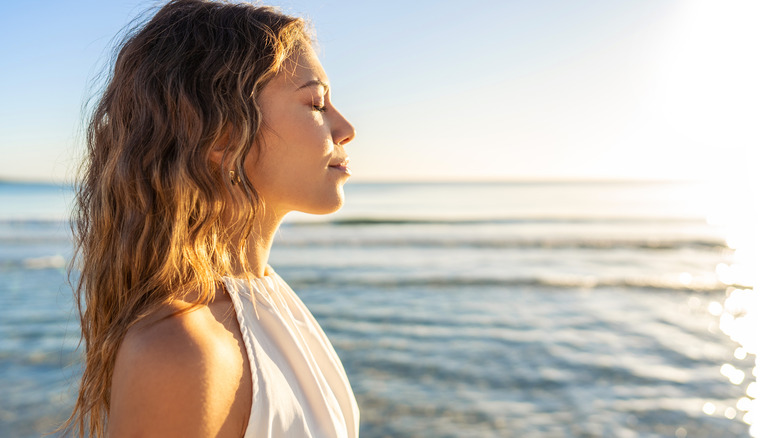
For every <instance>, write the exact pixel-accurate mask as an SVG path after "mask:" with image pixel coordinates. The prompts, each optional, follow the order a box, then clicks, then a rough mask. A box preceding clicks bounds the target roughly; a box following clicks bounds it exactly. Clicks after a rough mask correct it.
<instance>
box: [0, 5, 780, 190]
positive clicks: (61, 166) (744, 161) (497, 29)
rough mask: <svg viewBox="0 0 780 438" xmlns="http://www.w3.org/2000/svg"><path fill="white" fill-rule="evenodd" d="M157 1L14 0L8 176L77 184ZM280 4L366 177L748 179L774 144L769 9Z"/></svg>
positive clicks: (7, 57)
mask: <svg viewBox="0 0 780 438" xmlns="http://www.w3.org/2000/svg"><path fill="white" fill-rule="evenodd" d="M156 4H158V3H156V2H149V1H129V0H112V1H110V2H107V1H101V0H74V1H68V2H61V1H36V0H30V1H26V2H11V3H10V4H8V5H4V8H3V9H4V11H3V14H2V17H0V41H1V42H2V43H0V44H1V45H0V60H2V61H0V62H2V68H0V96H2V99H0V157H2V158H0V179H24V180H44V181H61V180H66V179H68V178H69V177H71V176H72V175H73V170H74V169H75V167H76V165H77V163H78V161H79V157H80V154H81V151H82V147H81V135H82V134H81V131H80V127H81V126H82V123H83V119H82V114H83V110H82V108H83V105H84V102H85V101H86V99H87V98H88V97H89V96H90V95H91V93H94V90H92V89H91V88H90V84H91V83H92V81H93V80H94V78H95V77H96V76H97V75H99V74H100V73H101V72H102V71H103V70H104V67H105V65H106V63H107V62H108V58H107V54H108V53H109V52H110V48H111V46H110V44H111V41H112V39H113V38H114V36H115V35H116V34H117V32H119V31H121V29H122V28H123V26H125V25H126V24H127V23H128V22H129V21H130V20H131V19H133V18H134V17H136V16H137V15H138V14H139V13H142V12H144V11H146V10H148V9H149V8H151V7H154V6H155V5H156ZM272 4H275V5H277V6H280V7H281V8H282V9H283V10H284V11H285V12H288V13H292V14H295V15H300V16H303V17H305V18H307V19H309V20H311V22H312V23H313V25H314V28H315V29H316V32H317V40H318V43H319V50H320V57H321V60H322V63H323V66H324V67H325V69H326V71H327V72H328V76H329V78H330V82H331V84H332V89H333V101H334V104H335V105H336V106H337V107H338V108H339V109H340V111H341V112H342V113H344V114H345V115H346V116H347V117H348V118H349V119H350V120H351V121H352V122H353V124H354V125H355V126H356V128H357V137H356V140H355V141H354V142H353V143H351V145H350V146H349V147H348V152H349V153H350V155H351V158H352V163H351V167H352V168H353V174H354V177H353V179H354V180H362V181H371V180H382V181H384V180H391V181H397V180H485V179H487V180H517V179H519V180H528V179H694V180H714V179H719V178H723V177H731V178H741V177H745V176H746V175H749V174H750V173H751V170H752V169H753V167H754V166H761V165H762V164H763V163H764V162H765V158H766V151H767V150H768V147H769V146H771V144H772V142H774V141H775V140H776V139H777V136H776V132H775V131H776V129H768V128H767V127H768V126H771V124H772V123H774V124H777V122H776V121H777V120H780V117H778V111H777V104H776V102H777V101H778V100H777V99H774V100H773V98H774V97H778V95H779V94H778V89H777V81H776V80H775V79H774V78H776V77H778V76H777V75H776V74H777V73H778V71H777V67H776V65H771V62H772V61H770V59H771V58H773V57H771V56H767V53H768V52H769V51H770V50H774V51H775V52H776V46H777V44H776V42H777V41H778V40H777V39H774V38H776V37H777V35H778V34H777V31H776V30H773V28H775V27H776V26H774V24H773V23H776V22H777V21H776V18H777V11H778V7H777V3H773V2H772V1H759V0H747V1H727V0H653V1H644V0H643V1H639V0H591V1H586V2H583V1H578V0H555V1H537V0H532V1H523V0H520V1H496V0H486V1H482V2H479V3H478V4H477V3H476V2H472V1H469V2H466V1H461V0H450V1H429V0H417V1H408V0H398V1H393V2H373V1H314V0H280V1H278V2H276V3H272ZM772 17H774V18H772ZM772 41H775V42H774V43H772ZM771 102H774V103H773V104H771V105H770V103H771ZM773 121H774V122H773ZM771 135H774V136H773V137H772V136H771Z"/></svg>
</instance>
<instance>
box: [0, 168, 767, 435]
mask: <svg viewBox="0 0 780 438" xmlns="http://www.w3.org/2000/svg"><path fill="white" fill-rule="evenodd" d="M346 195H347V204H346V206H345V208H344V209H343V210H342V211H340V212H338V213H336V214H334V215H330V216H306V215H302V214H293V215H290V216H289V217H288V218H287V219H286V221H285V224H284V225H283V226H282V228H281V229H280V231H279V233H278V235H277V237H276V242H275V244H274V249H273V251H272V255H271V264H272V265H273V266H274V269H275V270H276V271H277V272H278V273H279V274H280V275H282V276H283V277H284V278H285V279H286V280H287V282H288V283H289V284H290V285H291V286H292V287H293V288H294V289H295V290H296V291H297V292H298V294H299V295H300V297H301V298H302V299H303V301H304V302H305V303H306V304H307V305H308V306H309V308H310V309H311V311H312V313H313V314H314V315H315V317H316V318H317V319H318V321H319V322H320V324H321V325H322V326H323V329H324V330H325V331H326V332H327V334H328V335H329V337H330V339H331V341H332V342H333V344H334V346H335V348H336V350H337V351H338V353H339V355H340V357H341V359H342V361H343V363H344V366H345V368H346V370H347V373H348V375H349V377H350V381H351V383H352V385H353V388H354V391H355V394H356V397H357V399H358V403H359V405H360V408H361V418H362V420H361V436H363V437H493V436H495V437H521V436H522V437H743V436H749V432H748V431H749V426H748V424H749V423H750V422H751V418H750V403H751V400H752V398H751V395H752V394H753V393H754V392H755V383H754V381H755V377H754V376H753V368H754V365H755V362H754V359H755V358H754V356H753V355H752V354H750V352H751V351H752V350H751V348H750V341H751V340H750V338H749V336H746V335H745V331H744V330H739V328H740V325H739V324H740V322H742V321H745V320H747V319H749V316H750V314H749V306H747V305H746V304H745V303H749V302H750V300H749V298H750V294H751V292H752V291H751V287H750V286H751V285H750V284H749V283H750V282H749V278H748V277H746V276H742V275H739V273H740V269H739V268H740V263H739V262H740V260H739V252H740V250H739V245H740V243H739V239H736V238H735V235H734V234H733V229H729V228H728V227H725V226H723V223H722V221H719V220H718V219H717V218H718V217H719V216H718V215H719V212H722V210H718V208H717V207H718V206H719V205H721V204H722V203H723V202H722V199H721V198H720V196H721V195H722V194H721V193H720V192H718V191H717V190H715V189H713V188H712V187H710V186H708V185H702V184H692V183H670V182H664V183H595V182H590V183H583V182H566V183H564V182H541V183H529V182H525V183H419V184H412V183H394V184H378V183H374V184H368V183H363V184H359V183H353V184H348V185H347V186H346ZM71 199H72V191H70V190H68V189H63V188H60V187H55V186H46V185H32V184H27V185H24V184H0V206H2V212H1V213H0V387H1V388H2V391H1V392H2V396H1V397H0V436H19V437H27V436H39V435H40V433H42V432H46V431H48V430H51V428H52V427H53V426H54V425H56V424H57V422H58V421H61V420H62V419H64V418H65V417H66V416H67V414H68V411H69V409H70V407H71V405H72V402H73V397H74V391H75V386H76V384H77V375H78V372H79V370H80V364H81V352H80V351H79V350H78V323H77V316H76V315H75V312H74V309H73V303H72V298H71V291H70V289H69V287H68V286H67V284H66V282H65V280H66V277H65V265H66V262H67V260H69V258H70V257H71V254H72V249H71V244H70V241H69V231H68V226H67V222H66V219H65V218H66V212H67V209H68V208H69V207H68V206H69V203H70V202H71ZM751 385H752V386H751Z"/></svg>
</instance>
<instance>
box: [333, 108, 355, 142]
mask: <svg viewBox="0 0 780 438" xmlns="http://www.w3.org/2000/svg"><path fill="white" fill-rule="evenodd" d="M334 112H335V113H336V114H335V115H336V117H335V120H334V121H333V122H332V123H333V124H332V125H331V126H332V127H333V128H332V130H331V135H332V136H333V143H336V144H337V145H340V146H344V145H345V144H347V143H349V142H351V141H352V139H354V138H355V127H354V126H352V123H349V120H347V119H346V118H345V117H344V116H343V115H342V114H341V113H340V112H338V111H334Z"/></svg>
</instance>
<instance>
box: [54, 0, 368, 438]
mask: <svg viewBox="0 0 780 438" xmlns="http://www.w3.org/2000/svg"><path fill="white" fill-rule="evenodd" d="M87 134H88V135H87V145H88V156H87V159H86V162H85V166H84V171H83V180H82V181H81V184H80V187H79V191H78V196H77V201H78V202H77V208H76V214H75V218H74V224H75V225H74V227H75V231H76V241H77V245H78V250H79V252H80V255H81V261H80V271H81V272H80V278H79V281H78V284H77V286H76V293H77V298H78V306H79V312H80V316H81V324H82V335H83V338H84V342H85V347H86V367H85V371H84V375H83V378H82V380H81V385H80V389H79V395H78V400H77V403H76V406H75V409H74V412H73V414H72V416H71V418H70V419H69V421H68V422H67V423H66V425H65V426H64V427H65V428H66V429H67V430H70V431H72V432H76V433H79V434H82V433H84V434H88V435H90V436H103V435H110V436H111V437H112V438H116V437H123V436H144V437H156V436H160V437H173V436H182V437H185V436H186V437H212V436H219V437H241V436H247V437H260V436H262V437H266V436H291V437H309V436H311V437H353V436H357V431H358V410H357V405H356V403H355V399H354V396H353V394H352V390H351V388H350V386H349V382H348V381H347V377H346V374H345V373H344V369H343V367H342V365H341V362H340V361H339V359H338V357H337V356H336V353H335V352H334V350H333V347H332V346H331V344H330V342H329V341H328V340H327V338H326V337H325V335H324V334H323V332H322V330H321V329H320V327H319V326H318V325H317V323H316V322H315V321H314V319H313V318H312V317H311V314H310V313H309V312H308V310H306V308H305V306H304V305H303V304H302V303H301V302H300V300H299V299H298V298H297V296H296V295H295V294H294V293H293V292H292V291H291V290H290V289H289V287H288V286H287V285H286V284H285V283H284V281H283V280H281V279H280V278H279V277H278V276H277V275H276V274H275V273H274V272H273V271H272V270H271V268H270V267H269V266H268V264H267V262H268V255H269V251H270V248H271V243H272V241H273V237H274V234H275V232H276V230H277V228H278V227H279V224H280V222H281V220H282V218H283V217H284V216H285V214H287V213H288V212H290V211H294V210H295V211H303V212H309V213H318V214H321V213H329V212H333V211H335V210H337V209H338V208H339V207H340V206H341V204H342V202H343V191H342V185H343V183H344V182H345V181H346V179H347V177H348V176H349V169H348V168H347V163H348V161H349V159H348V158H347V155H346V152H345V150H344V145H345V144H347V143H349V142H350V141H351V140H352V139H353V138H354V136H355V131H354V128H353V127H352V125H350V123H349V122H348V121H347V120H346V119H345V118H344V117H343V116H342V115H341V114H340V113H339V112H338V111H337V110H336V109H335V108H334V107H333V104H332V103H331V100H330V88H329V86H328V80H327V77H326V75H325V72H324V71H323V69H322V66H321V65H320V63H319V61H318V60H317V57H316V56H315V54H314V53H313V51H312V48H311V41H310V37H309V34H308V32H307V30H306V28H305V25H304V23H303V22H302V21H301V20H300V19H296V18H292V17H288V16H285V15H282V14H280V13H278V12H277V11H275V10H274V9H271V8H268V7H258V6H252V5H247V4H240V5H238V4H229V3H217V2H211V1H205V0H177V1H173V2H170V3H168V4H167V5H165V6H163V7H162V8H161V9H160V10H159V11H158V12H157V14H156V15H154V17H153V18H151V20H149V21H148V22H147V23H145V24H143V25H141V26H140V27H139V28H138V29H137V30H136V31H134V32H131V34H130V35H129V36H128V37H127V39H126V40H125V42H124V43H123V44H122V45H121V48H120V50H119V52H118V55H117V59H116V64H115V67H114V69H113V72H112V76H111V78H110V80H109V83H108V85H107V87H106V89H105V92H104V93H103V95H102V98H101V100H100V101H99V102H98V104H97V106H96V109H95V112H94V114H93V116H92V118H91V120H90V124H89V127H88V131H87Z"/></svg>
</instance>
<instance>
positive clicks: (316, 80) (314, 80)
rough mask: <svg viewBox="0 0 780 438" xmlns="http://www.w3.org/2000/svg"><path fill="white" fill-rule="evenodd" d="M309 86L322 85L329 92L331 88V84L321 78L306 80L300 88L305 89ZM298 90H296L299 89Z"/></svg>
mask: <svg viewBox="0 0 780 438" xmlns="http://www.w3.org/2000/svg"><path fill="white" fill-rule="evenodd" d="M307 87H322V88H324V89H325V92H326V93H327V92H328V90H330V85H328V84H327V83H325V82H322V81H321V80H319V79H312V80H310V81H309V82H306V83H305V84H303V85H301V86H300V87H298V90H303V89H304V88H307ZM298 90H295V91H298Z"/></svg>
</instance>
